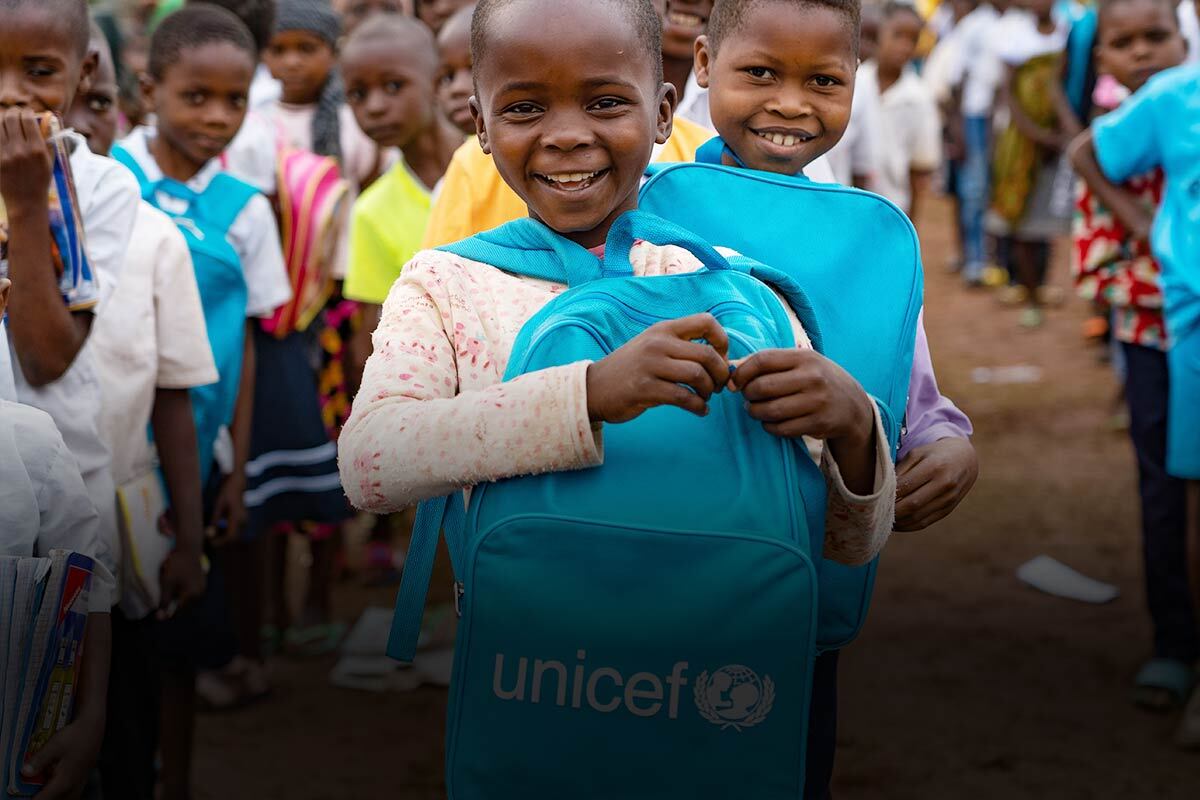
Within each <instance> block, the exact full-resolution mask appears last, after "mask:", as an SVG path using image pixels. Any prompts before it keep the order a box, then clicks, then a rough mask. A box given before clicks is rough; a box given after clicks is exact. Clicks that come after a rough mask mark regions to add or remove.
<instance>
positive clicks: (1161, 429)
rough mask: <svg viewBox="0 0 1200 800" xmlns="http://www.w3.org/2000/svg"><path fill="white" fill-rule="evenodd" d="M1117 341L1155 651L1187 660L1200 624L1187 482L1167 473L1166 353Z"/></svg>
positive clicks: (1197, 651)
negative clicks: (1191, 576)
mask: <svg viewBox="0 0 1200 800" xmlns="http://www.w3.org/2000/svg"><path fill="white" fill-rule="evenodd" d="M1121 346H1122V348H1123V349H1124V351H1125V363H1126V378H1125V398H1126V401H1127V402H1128V403H1129V433H1130V436H1131V437H1132V438H1133V447H1134V450H1135V451H1136V452H1137V462H1138V493H1139V494H1140V495H1141V503H1142V554H1143V558H1144V559H1145V568H1146V600H1147V603H1148V605H1149V606H1150V618H1151V620H1152V621H1153V623H1154V654H1155V656H1157V657H1159V658H1174V659H1179V660H1181V661H1189V662H1190V661H1194V660H1195V659H1197V658H1200V629H1198V628H1197V623H1196V614H1195V611H1194V610H1193V608H1192V593H1191V589H1190V588H1189V585H1188V562H1187V484H1186V482H1184V481H1182V480H1180V479H1178V478H1173V477H1171V476H1170V475H1168V474H1167V397H1168V391H1169V388H1168V387H1169V385H1170V380H1169V377H1168V371H1167V356H1166V354H1165V353H1163V352H1161V351H1159V350H1155V349H1153V348H1150V347H1142V346H1140V345H1133V344H1122V345H1121Z"/></svg>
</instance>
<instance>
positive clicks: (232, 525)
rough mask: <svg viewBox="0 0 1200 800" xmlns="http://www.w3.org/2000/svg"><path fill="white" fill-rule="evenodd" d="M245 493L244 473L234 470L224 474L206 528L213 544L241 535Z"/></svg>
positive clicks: (243, 520)
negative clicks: (210, 522) (210, 521)
mask: <svg viewBox="0 0 1200 800" xmlns="http://www.w3.org/2000/svg"><path fill="white" fill-rule="evenodd" d="M245 493H246V477H245V475H244V474H242V473H239V472H234V473H232V474H230V475H226V476H225V479H224V480H223V481H222V482H221V490H220V491H219V492H218V493H217V501H216V503H214V504H213V513H212V524H210V525H209V528H208V537H209V539H211V540H212V541H213V543H214V544H226V543H228V542H236V541H237V540H238V539H239V538H240V537H241V535H242V528H243V526H245V524H246V501H245V499H244V498H243V495H244V494H245Z"/></svg>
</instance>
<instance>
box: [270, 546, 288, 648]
mask: <svg viewBox="0 0 1200 800" xmlns="http://www.w3.org/2000/svg"><path fill="white" fill-rule="evenodd" d="M290 540H291V537H290V535H289V534H288V533H284V532H281V531H271V532H270V533H268V534H267V548H268V556H267V558H268V568H267V571H268V573H269V575H270V581H271V606H272V608H271V620H272V622H273V624H274V625H275V629H276V630H277V631H278V632H279V633H283V632H284V631H286V630H287V629H288V628H290V627H291V626H292V612H291V609H290V608H289V607H288V600H287V553H288V544H289V542H290Z"/></svg>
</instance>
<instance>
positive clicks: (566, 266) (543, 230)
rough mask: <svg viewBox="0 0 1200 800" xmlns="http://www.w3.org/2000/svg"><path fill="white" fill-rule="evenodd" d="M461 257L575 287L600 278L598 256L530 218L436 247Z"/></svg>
mask: <svg viewBox="0 0 1200 800" xmlns="http://www.w3.org/2000/svg"><path fill="white" fill-rule="evenodd" d="M438 249H439V250H443V251H445V252H447V253H453V254H455V255H457V256H461V257H462V258H467V259H470V260H471V261H478V262H480V263H483V264H490V265H492V266H493V267H497V268H498V269H502V270H504V271H505V272H511V273H513V274H514V275H524V276H526V277H529V278H540V279H542V280H546V281H555V282H557V283H565V284H568V285H570V286H576V285H579V284H581V283H587V282H588V281H590V280H594V279H595V278H598V277H600V274H601V263H600V259H598V258H596V256H594V255H592V254H591V253H589V252H588V251H587V249H586V248H584V247H581V246H580V245H578V244H576V243H575V242H572V241H571V240H569V239H567V238H565V237H563V236H559V235H558V234H557V233H555V232H554V231H552V230H551V229H550V228H549V227H547V226H546V225H545V224H543V223H541V222H538V221H537V220H535V219H530V218H529V217H522V218H521V219H515V220H513V221H512V222H508V223H505V224H504V225H501V226H500V227H498V228H493V229H492V230H490V231H484V232H483V233H479V234H476V235H474V236H472V237H470V238H468V239H463V240H462V241H459V242H454V243H453V244H448V245H444V246H442V247H439V248H438Z"/></svg>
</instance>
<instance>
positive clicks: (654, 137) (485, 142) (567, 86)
mask: <svg viewBox="0 0 1200 800" xmlns="http://www.w3.org/2000/svg"><path fill="white" fill-rule="evenodd" d="M487 39H488V50H487V52H486V56H485V59H486V62H487V63H486V64H484V65H480V66H481V68H480V69H479V70H478V83H477V88H478V95H477V96H476V97H475V98H473V99H472V101H471V113H472V114H473V115H474V117H475V124H476V130H477V132H478V134H479V141H480V144H481V145H482V146H483V149H484V151H485V152H488V153H490V154H491V155H492V157H493V160H494V161H495V163H496V168H497V169H498V170H499V172H500V175H501V176H502V177H503V178H504V181H505V182H506V183H507V184H508V185H509V186H510V187H512V189H513V190H514V191H515V192H516V193H517V194H518V195H519V196H520V197H521V199H522V200H524V201H525V203H526V204H527V205H528V206H529V214H530V216H532V217H533V218H534V219H538V220H541V221H542V222H544V223H545V224H546V225H548V226H550V227H551V228H553V229H554V230H556V231H558V232H559V233H561V234H563V235H564V236H566V237H567V238H569V239H572V240H573V241H576V242H578V243H579V244H581V245H583V246H585V247H595V246H597V245H600V244H603V243H604V240H605V238H606V236H607V235H608V229H609V227H610V226H611V225H612V222H613V220H615V219H616V218H617V217H618V216H620V215H621V214H622V213H624V212H625V211H628V210H630V209H633V208H636V207H637V193H638V188H639V186H640V184H641V179H642V173H643V172H644V171H645V169H646V165H647V164H648V163H649V162H650V153H651V150H652V149H653V146H654V143H655V142H659V143H661V142H665V141H666V139H667V136H669V135H670V132H671V113H672V111H671V110H672V107H673V104H674V101H675V94H674V90H673V89H672V88H671V87H669V86H668V85H666V84H664V83H662V82H660V81H657V80H655V72H656V68H655V65H654V63H653V62H652V60H651V58H650V56H649V55H648V54H646V53H645V52H644V49H645V48H644V46H643V44H642V43H641V42H639V41H638V39H637V34H636V32H635V31H634V30H633V28H632V26H631V25H630V24H629V23H628V22H626V21H625V20H624V19H622V18H621V17H620V16H618V15H616V14H614V13H613V10H612V6H611V5H610V4H608V3H597V2H593V0H529V2H524V3H517V4H514V5H512V6H509V7H508V8H507V9H506V10H505V11H504V12H503V13H500V14H497V15H496V16H494V17H493V19H492V23H491V30H490V31H488V35H487Z"/></svg>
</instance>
